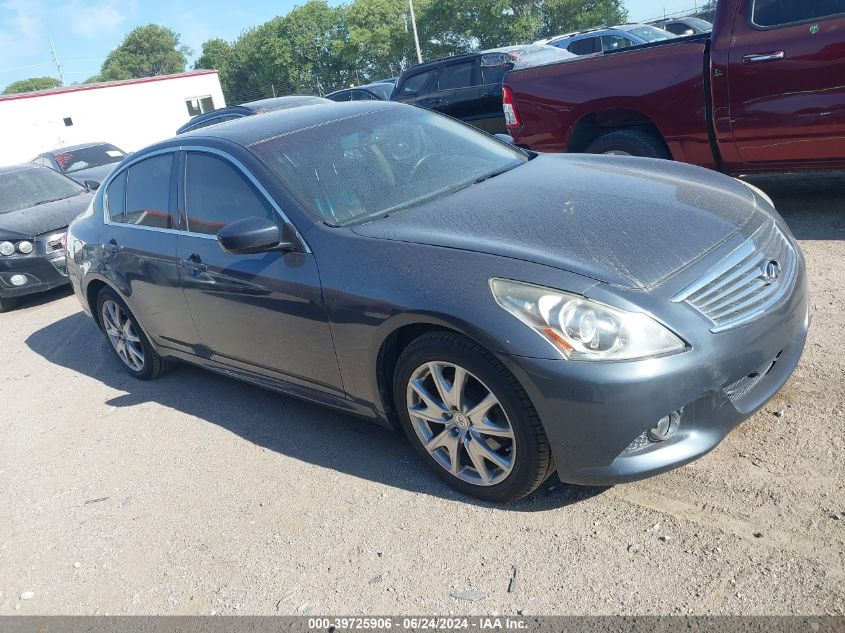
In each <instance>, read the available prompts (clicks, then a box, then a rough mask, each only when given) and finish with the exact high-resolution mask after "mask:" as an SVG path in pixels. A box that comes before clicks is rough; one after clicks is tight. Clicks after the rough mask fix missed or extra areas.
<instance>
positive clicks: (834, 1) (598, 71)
mask: <svg viewBox="0 0 845 633" xmlns="http://www.w3.org/2000/svg"><path fill="white" fill-rule="evenodd" d="M503 105H504V110H505V117H506V119H507V122H508V128H509V131H510V134H511V136H512V137H513V139H514V141H515V142H516V144H517V145H520V146H523V147H528V148H530V149H534V150H537V151H543V152H589V153H607V154H629V155H634V156H650V157H655V158H673V159H675V160H679V161H684V162H687V163H693V164H695V165H701V166H704V167H709V168H711V169H718V170H721V171H724V172H726V173H729V174H733V175H738V174H749V173H761V172H782V171H796V170H837V171H838V170H843V169H845V0H720V2H719V3H718V5H717V9H716V18H715V21H714V25H713V32H712V34H701V35H693V36H689V37H683V38H677V39H672V40H667V41H665V42H659V43H655V44H645V45H642V46H637V47H633V48H627V49H620V50H618V51H613V52H607V53H604V54H599V55H592V56H589V57H581V58H576V59H574V60H571V61H565V62H561V63H557V64H552V65H549V66H540V67H536V68H530V69H526V70H518V71H513V72H510V73H508V74H507V75H506V76H505V81H504V90H503Z"/></svg>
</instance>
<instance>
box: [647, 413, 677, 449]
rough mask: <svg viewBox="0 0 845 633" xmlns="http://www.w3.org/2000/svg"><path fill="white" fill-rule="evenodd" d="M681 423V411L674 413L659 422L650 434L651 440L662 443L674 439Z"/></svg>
mask: <svg viewBox="0 0 845 633" xmlns="http://www.w3.org/2000/svg"><path fill="white" fill-rule="evenodd" d="M680 422H681V411H673V412H672V413H670V414H669V415H666V416H663V417H662V418H660V419H659V420H658V421H657V425H656V426H655V427H654V428H653V429H650V430H649V432H648V436H649V438H651V439H652V440H653V441H655V442H662V441H663V440H668V439H669V438H670V437H672V436H673V435H674V434H675V432H676V431H677V430H678V426H679V425H680Z"/></svg>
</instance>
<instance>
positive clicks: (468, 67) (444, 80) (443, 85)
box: [437, 60, 475, 91]
mask: <svg viewBox="0 0 845 633" xmlns="http://www.w3.org/2000/svg"><path fill="white" fill-rule="evenodd" d="M474 66H475V60H467V61H465V62H460V63H457V64H448V65H446V66H444V67H443V72H442V73H440V78H439V79H438V80H437V90H438V91H442V90H456V89H458V88H469V87H470V86H472V85H474V82H473V78H472V75H473V72H472V71H473V67H474Z"/></svg>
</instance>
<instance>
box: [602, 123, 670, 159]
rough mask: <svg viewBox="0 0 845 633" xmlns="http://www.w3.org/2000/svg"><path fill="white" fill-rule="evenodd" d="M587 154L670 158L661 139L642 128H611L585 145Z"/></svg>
mask: <svg viewBox="0 0 845 633" xmlns="http://www.w3.org/2000/svg"><path fill="white" fill-rule="evenodd" d="M587 153H588V154H616V155H620V156H643V157H645V158H666V159H670V160H671V158H672V156H671V154H669V150H667V149H666V146H665V145H664V144H663V141H662V140H661V139H659V138H657V137H656V136H654V135H653V134H650V133H649V132H644V131H643V130H629V129H622V130H613V131H612V132H608V133H607V134H605V135H604V136H600V137H599V138H597V139H596V140H595V141H593V142H592V143H590V145H589V146H588V147H587Z"/></svg>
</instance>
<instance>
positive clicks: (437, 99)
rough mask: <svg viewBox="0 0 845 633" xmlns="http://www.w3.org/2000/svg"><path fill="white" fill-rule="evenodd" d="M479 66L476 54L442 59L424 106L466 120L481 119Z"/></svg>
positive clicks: (469, 121)
mask: <svg viewBox="0 0 845 633" xmlns="http://www.w3.org/2000/svg"><path fill="white" fill-rule="evenodd" d="M479 70H480V68H479V57H477V56H476V57H469V58H462V59H459V60H457V61H449V62H444V63H443V67H442V69H441V70H440V73H439V74H438V76H437V79H436V83H435V85H434V90H433V91H432V93H431V97H430V99H429V102H428V106H427V107H430V108H431V109H432V110H437V111H438V112H442V113H443V114H448V115H449V116H451V117H454V118H456V119H459V120H461V121H466V122H467V123H475V122H476V121H479V120H481V119H484V112H483V108H482V104H481V102H480V98H481V87H480V85H479V83H480V77H479Z"/></svg>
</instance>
